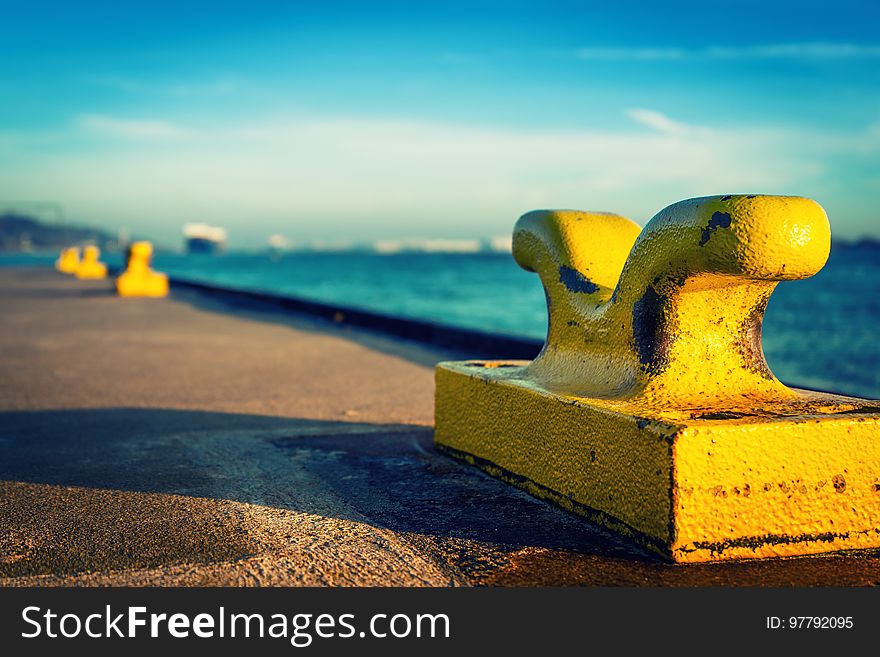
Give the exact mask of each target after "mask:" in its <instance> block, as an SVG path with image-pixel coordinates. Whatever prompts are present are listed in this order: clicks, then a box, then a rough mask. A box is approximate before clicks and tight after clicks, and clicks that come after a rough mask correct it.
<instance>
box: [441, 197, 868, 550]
mask: <svg viewBox="0 0 880 657" xmlns="http://www.w3.org/2000/svg"><path fill="white" fill-rule="evenodd" d="M829 249H830V228H829V225H828V219H827V217H826V215H825V212H824V210H823V209H822V208H821V207H820V206H819V205H818V204H817V203H815V202H814V201H811V200H809V199H805V198H798V197H779V196H735V195H730V196H716V197H706V198H698V199H691V200H688V201H682V202H680V203H676V204H674V205H672V206H669V207H668V208H666V209H665V210H663V211H661V212H660V213H659V214H657V215H656V216H655V217H654V218H653V219H652V220H651V221H650V222H649V223H648V225H647V226H645V228H644V229H642V230H640V229H639V227H638V226H637V225H636V224H634V223H633V222H631V221H630V220H629V219H626V218H624V217H621V216H618V215H611V214H602V213H590V212H577V211H538V212H531V213H529V214H527V215H525V216H523V217H522V218H521V219H520V220H519V222H518V223H517V225H516V229H515V231H514V241H513V254H514V257H515V259H516V261H517V262H518V263H519V264H520V266H522V267H523V268H524V269H527V270H529V271H533V272H536V273H537V274H538V275H539V276H540V279H541V282H542V284H543V286H544V289H545V291H546V294H547V300H548V306H549V330H548V334H547V341H546V344H545V345H544V349H543V350H542V351H541V353H540V354H539V355H538V356H537V357H536V358H535V360H533V361H532V362H530V363H527V362H497V361H496V362H478V361H468V362H457V363H441V364H440V365H439V366H438V367H437V372H436V381H437V392H436V423H435V424H436V431H435V444H436V446H437V448H438V449H440V450H441V451H444V452H446V453H449V454H451V455H452V456H454V457H456V458H459V459H462V460H464V461H467V462H469V463H472V464H474V465H477V466H478V467H480V468H482V469H483V470H485V471H487V472H489V473H490V474H492V475H494V476H497V477H500V478H502V479H504V480H506V481H508V482H510V483H512V484H514V485H516V486H519V487H521V488H524V489H525V490H527V491H528V492H530V493H532V494H533V495H536V496H538V497H541V498H545V499H547V500H551V501H553V502H556V503H557V504H559V505H561V506H562V507H564V508H566V509H568V510H570V511H573V512H575V513H579V514H581V515H583V516H586V517H587V518H589V519H591V520H593V521H595V522H598V523H601V524H603V525H605V526H607V527H609V528H611V529H614V530H616V531H619V532H621V533H622V534H624V535H626V536H629V537H630V538H632V539H634V540H635V541H637V542H638V543H641V544H642V545H644V546H646V547H648V548H650V549H653V550H655V551H657V552H659V553H661V554H663V555H665V556H666V557H668V558H671V559H673V560H675V561H681V562H691V561H710V560H719V559H736V558H757V557H771V556H787V555H799V554H813V553H819V552H825V551H831V550H841V549H851V548H876V547H880V402H877V401H869V400H864V399H856V398H852V397H844V396H840V395H833V394H828V393H821V392H813V391H808V390H798V389H791V388H788V387H786V386H785V385H784V384H782V383H781V382H780V381H779V380H778V379H777V378H776V377H775V376H774V375H773V373H772V372H771V371H770V369H769V367H768V366H767V363H766V361H765V359H764V354H763V350H762V347H761V324H762V319H763V314H764V309H765V308H766V305H767V302H768V300H769V298H770V295H771V293H772V292H773V289H774V288H775V287H776V285H777V284H778V283H779V282H780V281H785V280H796V279H802V278H806V277H809V276H812V275H813V274H815V273H816V272H817V271H819V270H820V269H821V268H822V267H823V266H824V264H825V261H826V259H827V257H828V253H829Z"/></svg>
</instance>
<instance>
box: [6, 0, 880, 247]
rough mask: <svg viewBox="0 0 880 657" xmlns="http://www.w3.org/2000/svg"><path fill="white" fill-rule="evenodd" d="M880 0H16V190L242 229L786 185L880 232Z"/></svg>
mask: <svg viewBox="0 0 880 657" xmlns="http://www.w3.org/2000/svg"><path fill="white" fill-rule="evenodd" d="M7 4H8V3H7ZM318 5H319V6H318ZM872 5H873V3H867V2H847V1H840V2H835V3H834V4H833V5H828V4H827V3H811V2H796V3H795V2H791V3H783V2H778V3H773V2H740V3H707V2H699V3H698V2H693V3H689V2H682V3H669V2H667V3H655V2H643V3H640V2H628V3H617V4H615V5H613V6H612V5H611V4H608V5H602V4H599V3H573V2H559V3H552V2H541V3H525V2H508V3H500V2H495V3H488V2H483V3H481V2H467V3H458V2H443V3H436V4H427V3H424V4H422V3H412V2H410V3H381V2H361V3H342V2H325V3H310V4H309V5H307V6H298V5H297V4H295V3H290V2H261V1H250V2H246V3H244V2H235V3H233V2H222V1H220V2H218V1H216V0H215V1H213V2H189V3H187V2H175V3H170V2H160V1H154V2H151V3H149V5H147V3H134V2H131V3H125V2H119V3H116V4H111V3H90V2H76V3H74V2H64V3H51V2H40V1H39V0H37V1H32V2H28V3H21V5H20V6H8V7H6V8H4V10H3V20H2V21H0V61H3V65H2V67H0V94H2V97H3V98H4V102H3V103H0V205H3V204H4V203H6V204H7V205H8V204H9V202H11V201H50V200H51V201H57V202H58V203H60V204H61V205H62V206H63V208H64V212H65V216H66V217H67V218H68V219H69V220H72V221H73V220H77V221H83V222H86V223H93V224H97V225H101V226H104V227H108V228H111V229H113V228H118V227H124V228H127V229H128V230H130V231H133V232H134V233H136V234H138V235H141V236H146V237H153V238H156V239H158V240H160V241H166V242H176V241H177V240H178V235H179V230H180V224H181V223H183V222H185V221H193V220H201V221H209V222H214V223H218V224H221V225H224V226H226V227H227V228H228V229H229V232H230V239H231V241H232V242H233V243H234V244H238V245H243V246H246V245H254V244H260V243H262V242H264V240H265V239H266V237H267V236H268V235H269V234H271V233H282V234H284V235H286V236H287V237H289V238H291V239H293V240H306V241H307V240H312V239H338V238H352V239H376V238H389V237H480V236H491V235H499V234H506V233H508V232H509V231H510V228H511V227H512V224H513V222H514V221H515V219H516V217H517V216H518V215H520V214H522V213H524V212H526V211H528V210H531V209H534V208H541V207H570V208H580V209H591V210H608V211H614V212H620V213H623V214H627V215H628V216H630V217H632V218H633V219H635V220H637V221H639V222H641V223H644V221H646V220H647V219H649V218H650V216H651V215H653V214H654V213H655V212H657V211H658V210H660V209H661V208H662V207H664V206H665V205H668V204H669V203H672V202H674V201H677V200H679V199H681V198H686V197H691V196H701V195H705V194H714V193H730V192H745V193H778V194H799V195H805V196H810V197H813V198H815V199H817V200H818V201H819V202H820V203H822V204H823V205H824V206H825V208H826V209H827V210H828V213H829V216H830V217H831V220H832V227H833V229H834V231H835V233H836V234H838V235H841V236H845V237H858V236H860V235H868V234H869V235H875V236H880V221H878V213H877V211H876V208H875V206H876V205H877V201H878V198H880V36H878V30H877V25H878V19H880V9H877V8H874V6H872Z"/></svg>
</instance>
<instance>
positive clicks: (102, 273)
mask: <svg viewBox="0 0 880 657" xmlns="http://www.w3.org/2000/svg"><path fill="white" fill-rule="evenodd" d="M100 257H101V249H99V248H98V247H97V246H87V247H86V248H85V249H83V255H82V260H81V261H80V263H79V265H77V267H76V270H75V271H74V273H75V274H76V277H77V278H83V279H101V278H107V265H105V264H104V263H103V262H101V261H100V260H99V259H100Z"/></svg>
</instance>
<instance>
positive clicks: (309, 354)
mask: <svg viewBox="0 0 880 657" xmlns="http://www.w3.org/2000/svg"><path fill="white" fill-rule="evenodd" d="M0 309H2V310H0V585H5V586H15V585H85V586H101V585H114V586H115V585H134V586H139V585H144V586H151V585H171V586H177V585H181V586H191V585H192V586H206V585H207V586H211V585H233V586H238V585H241V586H250V585H279V586H291V585H330V586H450V585H452V586H456V585H628V586H638V585H649V586H711V585H726V586H734V585H744V586H790V585H798V586H805V585H872V584H877V583H878V581H880V555H878V554H877V553H860V554H848V555H834V556H826V557H811V558H798V559H777V560H768V561H760V562H757V561H752V562H738V563H726V564H705V565H689V566H681V565H672V564H667V563H664V562H662V561H659V560H658V559H656V558H655V557H653V556H651V555H649V554H647V553H645V552H642V551H641V550H639V549H638V548H635V547H633V546H631V545H629V544H627V543H626V542H625V541H623V540H620V539H618V538H616V537H615V536H612V535H609V534H608V533H606V532H605V531H603V530H601V529H599V528H597V527H594V526H591V525H590V524H589V523H586V522H584V521H583V520H582V519H580V518H578V517H575V516H572V515H569V514H567V513H565V512H563V511H561V510H558V509H556V508H554V507H552V506H550V505H547V504H545V503H543V502H541V501H538V500H536V499H533V498H531V497H529V496H528V495H526V494H525V493H522V492H520V491H518V490H516V489H514V488H512V487H510V486H507V485H506V484H503V483H501V482H499V481H496V480H494V479H491V478H489V477H487V476H486V475H484V474H482V473H480V472H478V471H476V470H475V469H472V468H469V467H467V466H465V465H462V464H459V463H457V462H454V461H451V460H449V459H447V458H445V457H443V456H441V455H439V454H437V453H436V452H434V450H433V448H432V442H431V441H432V430H431V423H432V414H433V391H434V383H433V364H434V363H436V362H437V361H439V360H443V359H447V358H460V357H478V356H479V354H453V353H448V352H442V351H439V350H435V349H432V348H430V347H427V346H422V345H418V344H413V343H406V342H401V341H395V340H391V339H388V338H384V337H382V336H380V335H375V334H370V333H368V332H364V331H353V330H350V329H342V328H339V327H336V326H334V325H332V324H329V323H324V322H319V321H316V320H313V319H310V318H308V317H297V316H291V315H289V314H280V313H269V312H261V311H259V310H256V309H255V310H250V311H248V310H242V309H240V308H236V309H232V308H230V307H226V306H224V305H222V304H221V303H219V302H217V301H214V300H212V299H210V298H207V297H204V296H202V295H200V294H198V293H194V292H188V293H180V292H177V293H174V294H173V295H172V296H171V297H170V298H168V299H161V300H149V299H143V300H140V299H120V298H117V297H116V296H115V295H114V294H113V293H112V284H111V282H109V281H106V282H84V281H77V280H75V279H73V278H70V277H66V276H62V275H61V274H57V273H55V272H52V271H46V270H43V269H37V268H6V269H2V270H0Z"/></svg>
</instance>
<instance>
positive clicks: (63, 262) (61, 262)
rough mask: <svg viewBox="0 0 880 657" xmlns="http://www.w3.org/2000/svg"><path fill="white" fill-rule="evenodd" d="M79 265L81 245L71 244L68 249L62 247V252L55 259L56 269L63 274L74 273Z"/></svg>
mask: <svg viewBox="0 0 880 657" xmlns="http://www.w3.org/2000/svg"><path fill="white" fill-rule="evenodd" d="M77 267H79V247H78V246H70V247H68V248H66V249H61V253H60V254H59V255H58V259H57V260H56V261H55V269H57V270H58V271H60V272H61V273H62V274H73V273H74V272H76V268H77Z"/></svg>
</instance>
